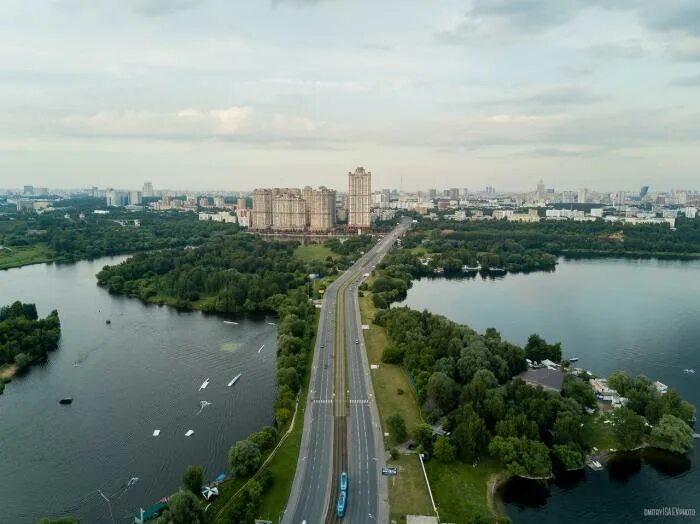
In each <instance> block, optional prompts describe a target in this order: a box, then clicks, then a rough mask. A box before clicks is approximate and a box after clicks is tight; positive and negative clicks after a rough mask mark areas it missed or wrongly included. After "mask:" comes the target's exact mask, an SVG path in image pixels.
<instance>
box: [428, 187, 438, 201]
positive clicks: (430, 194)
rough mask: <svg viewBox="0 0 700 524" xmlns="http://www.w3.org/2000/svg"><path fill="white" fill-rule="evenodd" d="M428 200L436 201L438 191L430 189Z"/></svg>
mask: <svg viewBox="0 0 700 524" xmlns="http://www.w3.org/2000/svg"><path fill="white" fill-rule="evenodd" d="M428 198H430V199H431V200H435V199H436V198H437V189H428Z"/></svg>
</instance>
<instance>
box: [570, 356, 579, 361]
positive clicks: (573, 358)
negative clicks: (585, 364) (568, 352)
mask: <svg viewBox="0 0 700 524" xmlns="http://www.w3.org/2000/svg"><path fill="white" fill-rule="evenodd" d="M569 362H578V357H572V358H570V359H569Z"/></svg>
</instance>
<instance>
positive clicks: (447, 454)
mask: <svg viewBox="0 0 700 524" xmlns="http://www.w3.org/2000/svg"><path fill="white" fill-rule="evenodd" d="M433 453H435V458H437V459H438V460H439V461H440V462H443V463H445V464H450V463H452V462H454V461H455V458H456V451H455V447H454V446H453V445H452V443H451V442H450V439H448V438H447V437H438V439H437V440H436V441H435V445H434V446H433Z"/></svg>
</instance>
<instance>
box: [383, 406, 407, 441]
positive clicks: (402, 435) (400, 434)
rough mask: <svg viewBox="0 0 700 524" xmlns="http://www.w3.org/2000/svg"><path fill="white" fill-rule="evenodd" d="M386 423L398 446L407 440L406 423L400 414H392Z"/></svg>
mask: <svg viewBox="0 0 700 524" xmlns="http://www.w3.org/2000/svg"><path fill="white" fill-rule="evenodd" d="M386 423H387V425H388V426H389V431H390V432H391V435H392V437H393V438H394V442H396V443H397V444H398V443H400V442H403V441H404V440H406V436H407V432H406V422H405V421H404V419H403V417H402V416H401V414H400V413H392V414H391V415H389V417H388V418H387V419H386Z"/></svg>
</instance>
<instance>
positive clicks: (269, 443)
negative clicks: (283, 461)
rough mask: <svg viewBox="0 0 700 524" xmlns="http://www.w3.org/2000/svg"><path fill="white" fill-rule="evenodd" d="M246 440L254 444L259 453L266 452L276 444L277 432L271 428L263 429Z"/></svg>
mask: <svg viewBox="0 0 700 524" xmlns="http://www.w3.org/2000/svg"><path fill="white" fill-rule="evenodd" d="M248 440H251V441H253V442H255V443H256V444H257V445H258V447H259V448H260V450H261V451H268V450H270V449H272V448H274V447H275V444H276V443H277V430H276V429H275V428H273V427H271V426H267V427H264V428H263V429H262V430H261V431H258V432H257V433H253V434H252V435H250V436H249V437H248Z"/></svg>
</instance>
